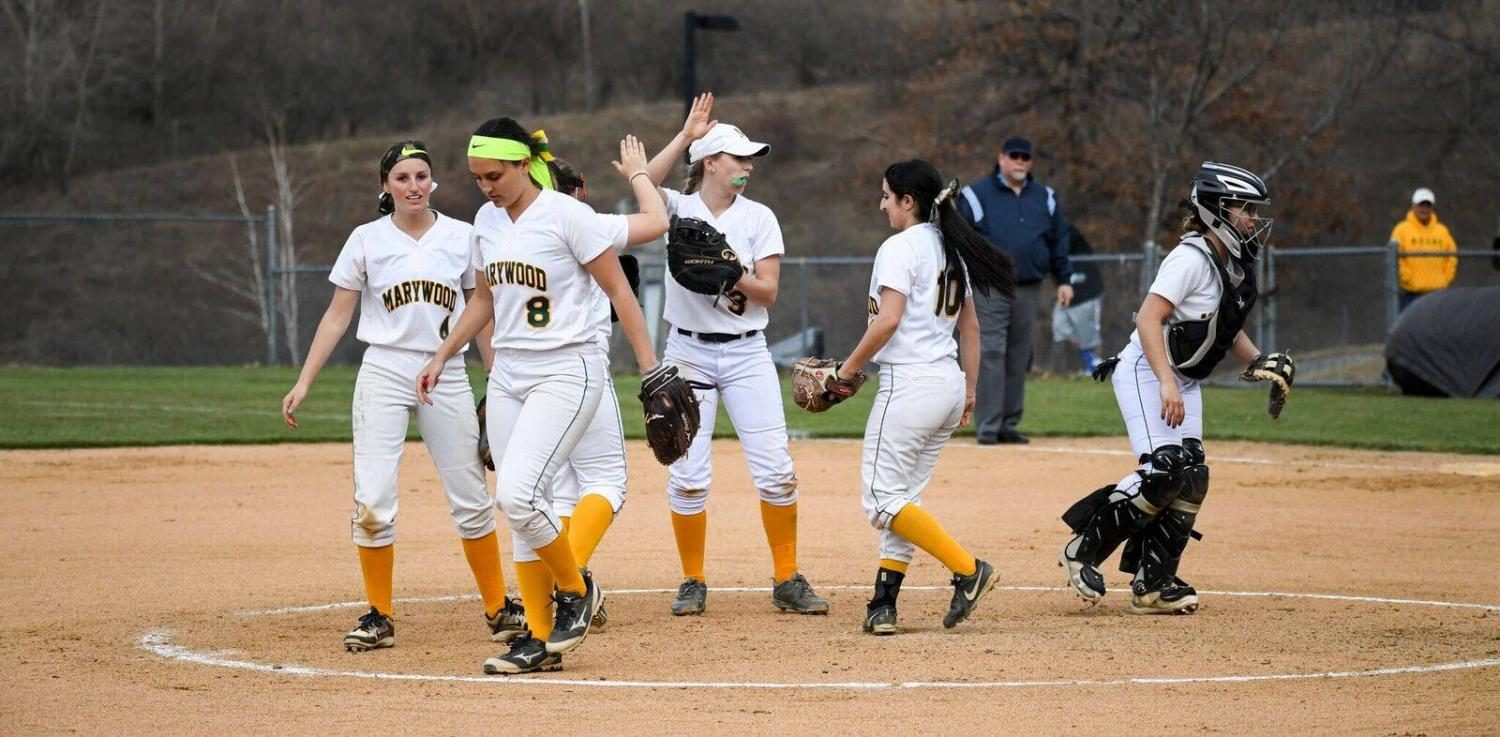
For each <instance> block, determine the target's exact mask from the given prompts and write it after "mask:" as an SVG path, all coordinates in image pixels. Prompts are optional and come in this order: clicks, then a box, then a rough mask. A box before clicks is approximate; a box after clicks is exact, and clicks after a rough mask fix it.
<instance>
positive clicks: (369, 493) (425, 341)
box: [281, 141, 521, 652]
mask: <svg viewBox="0 0 1500 737" xmlns="http://www.w3.org/2000/svg"><path fill="white" fill-rule="evenodd" d="M426 149H427V147H426V146H424V145H423V144H422V142H421V141H403V142H401V143H398V144H396V145H394V146H392V147H390V149H389V150H387V151H386V152H385V155H384V156H382V157H381V159H380V181H381V187H382V192H381V195H380V214H381V217H380V218H379V219H378V220H375V221H372V222H369V223H366V224H364V225H361V226H359V227H358V228H355V230H354V232H353V233H351V234H350V235H349V240H348V242H346V243H345V244H344V248H343V250H341V251H340V252H339V257H338V260H337V261H336V262H334V265H333V272H332V273H331V274H329V276H328V280H329V281H331V282H333V285H334V294H333V299H332V301H330V303H329V305H328V310H327V311H326V312H324V313H323V319H322V321H321V322H319V323H318V331H317V333H316V335H314V337H313V341H312V347H311V348H309V349H308V351H307V360H306V361H305V362H304V363H303V365H302V373H301V376H299V377H298V379H297V384H296V386H294V387H292V390H291V391H290V392H288V393H287V395H286V397H285V398H284V399H282V402H281V407H282V414H283V416H284V417H285V421H286V424H287V426H288V427H291V428H294V429H295V428H296V427H297V418H296V412H297V408H298V407H299V406H301V404H302V402H303V400H304V399H306V398H307V393H308V391H309V390H310V389H311V388H312V384H313V381H314V380H315V379H316V378H317V376H318V372H319V371H320V370H321V369H322V368H323V364H324V363H325V362H327V360H328V357H329V355H330V354H332V353H333V349H334V347H335V346H336V345H338V341H339V338H340V337H342V336H343V334H344V331H345V330H347V329H348V328H349V319H350V318H351V317H352V316H353V314H354V310H355V308H356V306H358V309H359V339H360V341H362V342H364V343H367V344H369V348H367V349H366V350H365V354H364V358H363V359H362V360H361V362H360V367H359V376H358V378H356V379H355V382H354V406H353V416H354V422H353V430H354V518H353V524H352V528H353V536H354V544H355V545H356V546H358V548H359V564H360V570H361V572H362V574H363V577H364V584H365V594H366V597H367V599H368V601H369V605H370V611H369V612H368V613H367V614H365V615H364V616H363V617H361V618H360V620H359V625H358V626H356V627H355V628H354V630H353V631H351V632H349V634H348V635H346V636H345V637H344V647H345V649H347V650H349V651H351V652H362V651H366V650H373V649H376V648H383V647H391V646H393V645H395V643H396V627H395V623H394V622H393V621H392V617H394V616H395V612H394V611H393V610H392V599H391V597H392V593H391V587H392V577H393V570H394V567H395V541H396V480H397V475H396V474H397V470H398V469H399V466H400V463H401V454H402V451H403V450H404V449H405V447H406V429H407V425H408V423H409V422H410V418H411V415H412V414H415V415H416V418H417V426H418V427H419V428H421V431H422V440H423V442H424V443H426V445H427V450H428V452H429V453H430V454H431V455H432V460H433V463H435V464H436V465H437V468H438V476H439V477H440V478H441V479H442V482H443V491H444V492H445V493H446V494H447V496H448V505H449V508H450V510H451V512H452V515H453V522H454V524H455V525H456V526H457V527H458V534H459V536H460V537H461V538H462V539H463V548H464V557H466V558H467V559H468V561H469V567H470V568H471V569H473V571H474V579H475V580H476V581H477V582H478V583H479V591H480V594H481V595H482V597H483V599H484V608H485V617H486V619H487V620H488V621H489V626H490V636H491V638H492V639H494V640H496V641H506V640H509V639H511V638H512V637H514V635H515V632H516V631H518V630H519V629H520V626H521V607H520V605H519V604H517V603H515V602H512V601H511V600H510V599H509V598H507V597H506V596H505V578H504V575H503V573H502V569H501V566H500V546H499V542H498V540H497V539H496V537H495V510H494V506H493V505H492V504H491V503H490V496H489V493H488V492H487V491H486V490H485V483H484V468H483V467H481V466H480V463H479V457H478V456H477V455H476V454H475V452H474V449H475V446H476V445H477V443H478V439H479V424H478V423H477V422H476V421H475V418H474V395H473V392H472V391H471V390H470V389H469V383H468V381H466V380H465V379H464V359H463V354H462V352H460V351H458V350H457V349H456V348H455V350H454V351H453V352H452V353H450V354H449V355H450V356H451V358H449V359H448V360H445V361H443V362H440V363H439V370H441V372H442V375H443V377H444V379H445V381H444V382H443V387H442V389H441V390H438V391H435V392H433V393H432V395H431V396H430V397H429V398H428V401H427V402H425V403H423V402H418V401H417V395H416V392H414V391H412V381H413V379H414V378H415V377H416V376H417V374H418V373H419V372H420V371H421V370H422V368H423V366H424V365H426V364H427V361H428V359H429V358H431V357H432V355H433V352H434V351H436V350H437V348H438V346H439V344H441V343H442V341H443V338H445V337H447V335H448V332H449V328H450V327H451V325H452V323H453V322H454V321H455V319H456V318H455V316H458V315H462V314H464V308H465V300H466V299H467V298H468V297H469V295H471V294H472V293H473V290H474V270H473V269H472V268H470V266H469V261H470V255H469V249H470V245H469V240H470V234H471V232H472V229H471V228H470V227H469V224H468V223H465V222H463V221H460V220H454V219H453V218H450V217H447V216H446V215H443V214H441V213H439V212H437V211H435V210H432V209H431V208H430V207H429V206H428V204H429V202H428V201H429V197H430V196H431V194H432V189H433V188H434V187H436V186H437V185H436V184H435V183H434V182H433V179H432V160H431V158H430V157H429V156H428V153H427V150H426Z"/></svg>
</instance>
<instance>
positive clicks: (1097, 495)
mask: <svg viewBox="0 0 1500 737" xmlns="http://www.w3.org/2000/svg"><path fill="white" fill-rule="evenodd" d="M1270 203H1271V197H1270V193H1269V192H1268V191H1267V190H1266V184H1265V182H1264V181H1262V180H1261V178H1260V177H1258V176H1256V175H1255V174H1254V173H1252V172H1250V171H1248V170H1246V169H1242V168H1240V167H1238V166H1230V165H1228V164H1219V163H1214V162H1212V161H1205V162H1203V164H1202V166H1200V167H1199V169H1198V172H1197V174H1196V175H1194V177H1193V181H1192V184H1191V187H1190V189H1189V193H1188V200H1187V203H1186V204H1187V208H1188V213H1187V217H1186V218H1185V220H1184V222H1183V225H1182V238H1181V239H1180V240H1179V241H1178V243H1177V245H1176V247H1174V248H1173V249H1172V250H1171V251H1170V252H1169V253H1168V254H1167V257H1166V258H1165V259H1163V260H1162V264H1161V268H1160V269H1159V270H1158V271H1157V273H1156V278H1155V280H1153V281H1152V282H1151V290H1150V293H1149V294H1147V295H1146V299H1145V301H1144V302H1142V303H1141V306H1140V310H1139V312H1137V313H1136V318H1135V328H1136V329H1135V332H1134V333H1131V335H1130V343H1129V344H1128V345H1126V346H1125V350H1123V351H1121V352H1120V355H1119V356H1117V357H1115V358H1112V359H1109V360H1107V361H1104V362H1102V363H1101V364H1100V365H1099V367H1098V368H1097V369H1095V371H1094V378H1096V379H1098V380H1100V381H1105V380H1107V379H1109V378H1110V376H1111V375H1113V381H1114V390H1115V401H1116V402H1117V403H1118V404H1119V407H1120V415H1121V416H1122V417H1123V419H1124V420H1125V429H1126V431H1127V432H1128V433H1129V434H1130V450H1131V452H1132V453H1133V454H1134V455H1135V456H1136V457H1137V462H1138V464H1139V465H1138V467H1137V468H1136V469H1135V470H1134V471H1132V472H1131V473H1130V474H1128V475H1126V476H1125V478H1124V479H1122V480H1121V481H1120V482H1118V483H1113V484H1109V485H1107V486H1104V487H1102V488H1099V489H1096V490H1095V491H1094V492H1093V493H1091V494H1089V495H1088V496H1086V497H1084V498H1083V499H1081V500H1079V501H1078V502H1077V503H1075V504H1074V505H1073V506H1072V507H1071V508H1069V509H1068V510H1067V512H1065V513H1064V514H1063V521H1064V522H1065V523H1067V525H1068V527H1070V528H1071V529H1072V530H1073V537H1072V538H1071V539H1070V540H1068V542H1067V543H1066V544H1064V545H1063V548H1062V551H1061V552H1060V553H1059V555H1058V563H1059V565H1061V566H1063V567H1064V568H1065V569H1066V570H1067V573H1068V583H1069V584H1071V585H1072V587H1073V589H1074V590H1075V591H1077V592H1078V595H1079V596H1081V597H1083V599H1084V601H1086V602H1088V603H1089V604H1094V603H1097V602H1098V601H1099V599H1100V598H1101V597H1103V596H1104V593H1105V586H1104V576H1103V575H1102V574H1100V572H1099V566H1100V565H1102V564H1103V563H1104V561H1105V559H1107V558H1109V556H1110V554H1111V553H1113V552H1114V550H1115V548H1116V547H1118V546H1119V545H1120V544H1121V543H1124V544H1125V549H1124V552H1123V553H1121V555H1120V570H1122V571H1124V572H1126V573H1130V574H1133V575H1134V578H1133V580H1132V581H1131V598H1130V611H1131V612H1132V613H1135V614H1191V613H1192V612H1193V611H1195V610H1196V609H1197V608H1198V592H1197V591H1196V590H1195V589H1194V588H1193V587H1192V586H1190V585H1188V584H1187V583H1186V582H1184V581H1183V580H1182V579H1181V578H1178V576H1177V568H1178V564H1179V563H1180V561H1181V559H1182V553H1183V550H1184V549H1185V548H1186V546H1187V543H1188V538H1189V537H1191V536H1192V535H1193V525H1194V524H1195V522H1196V520H1197V518H1198V511H1199V509H1200V507H1201V506H1202V504H1203V500H1204V498H1205V497H1206V496H1207V494H1208V457H1207V455H1206V454H1205V452H1204V449H1203V389H1202V384H1201V382H1202V381H1203V380H1204V379H1206V378H1208V376H1209V374H1210V373H1211V372H1212V371H1213V370H1214V367H1215V366H1217V365H1218V364H1219V362H1220V361H1222V360H1223V359H1224V357H1225V356H1226V355H1227V356H1233V357H1234V358H1235V359H1237V360H1239V361H1243V362H1245V363H1248V364H1249V367H1248V368H1246V369H1245V371H1244V373H1243V374H1241V378H1242V379H1244V380H1245V381H1268V382H1270V383H1271V404H1270V414H1271V417H1272V418H1273V419H1274V418H1276V417H1277V416H1278V415H1280V413H1281V408H1282V405H1283V403H1284V402H1285V401H1286V397H1287V392H1289V391H1290V388H1291V383H1292V378H1293V372H1294V368H1293V366H1292V360H1291V358H1290V357H1288V356H1287V355H1286V354H1284V353H1273V354H1271V355H1269V356H1266V355H1262V354H1261V353H1260V352H1259V350H1258V349H1256V347H1255V344H1254V343H1253V342H1251V340H1250V338H1249V336H1247V335H1246V334H1245V331H1244V330H1243V329H1242V328H1243V327H1244V324H1245V320H1246V318H1247V317H1248V316H1249V315H1250V310H1251V309H1252V308H1253V307H1254V306H1255V300H1256V297H1257V296H1258V294H1259V292H1258V289H1257V287H1256V283H1255V260H1256V259H1257V258H1259V255H1260V251H1261V249H1262V248H1264V247H1265V245H1266V240H1267V238H1269V236H1270V232H1271V220H1270V218H1267V217H1266V213H1265V210H1266V208H1267V207H1268V206H1269V205H1270ZM1117 366H1118V368H1116V367H1117Z"/></svg>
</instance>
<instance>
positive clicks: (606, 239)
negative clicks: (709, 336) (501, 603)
mask: <svg viewBox="0 0 1500 737" xmlns="http://www.w3.org/2000/svg"><path fill="white" fill-rule="evenodd" d="M468 155H469V171H470V173H472V174H473V176H474V180H475V182H476V183H477V184H478V186H479V189H480V191H482V192H483V193H484V195H485V197H487V198H488V199H489V200H490V201H489V203H487V204H485V205H483V206H481V207H480V208H479V211H478V212H477V213H475V216H474V240H473V248H472V261H471V264H472V267H473V268H474V269H475V270H476V271H477V272H478V273H477V276H478V280H477V283H476V288H475V290H474V299H473V306H472V307H471V309H469V310H468V311H466V312H465V313H464V316H463V318H462V319H460V320H459V321H458V324H457V325H455V326H454V327H453V329H452V331H451V332H450V333H449V335H448V339H447V340H445V341H444V342H443V344H442V345H441V346H439V347H438V349H437V352H436V355H435V356H433V359H432V361H431V362H429V363H428V364H427V366H426V368H424V369H423V370H422V372H421V374H420V375H419V376H418V377H417V395H418V397H419V398H420V399H422V400H423V401H430V400H429V399H428V398H429V396H430V395H431V394H433V393H434V392H436V391H441V389H442V386H443V383H444V382H446V381H449V380H450V379H448V378H447V377H445V376H444V374H443V364H444V362H445V361H446V360H447V359H448V357H449V356H452V355H454V354H455V353H457V352H458V351H459V349H460V347H461V346H462V345H463V344H464V343H465V342H467V341H468V340H469V339H471V338H472V337H474V336H475V335H476V334H478V332H479V330H480V329H481V328H482V327H484V325H485V323H487V322H489V321H491V320H493V322H494V334H493V339H492V343H493V345H494V348H495V358H494V364H493V367H492V368H491V370H490V374H489V381H488V387H487V390H486V395H485V396H486V401H487V403H488V411H487V418H486V420H487V422H486V425H487V428H488V433H489V440H490V447H491V450H492V452H493V454H494V458H495V467H496V469H498V473H497V474H496V476H497V481H496V488H495V504H496V506H497V507H498V508H499V509H500V510H501V511H502V512H503V513H504V515H505V518H506V520H507V521H508V522H509V523H510V528H511V531H512V532H513V533H514V534H513V539H514V545H515V548H516V549H515V556H516V558H517V559H523V558H531V557H533V556H534V557H535V558H536V559H539V560H541V561H542V563H543V564H544V565H545V567H546V570H547V572H548V573H550V574H551V577H552V579H553V580H554V581H555V582H556V593H555V594H554V595H553V612H552V617H551V619H550V622H547V624H550V630H551V631H550V632H548V633H547V634H546V635H545V636H543V637H533V636H530V635H523V636H522V637H521V638H519V641H520V642H521V643H522V644H526V645H528V646H529V647H526V648H517V647H512V649H511V650H510V652H508V653H506V654H505V655H503V656H500V657H495V658H490V659H488V660H486V661H485V663H484V671H485V672H486V673H491V674H494V673H521V672H533V671H538V670H555V669H557V668H560V667H561V659H562V654H563V653H565V652H568V651H570V650H572V649H573V648H575V647H577V646H578V645H579V644H580V643H581V642H583V640H584V638H585V637H586V636H587V635H588V632H589V628H590V626H591V622H592V620H593V617H594V614H595V613H596V612H597V611H598V608H599V605H600V604H601V603H603V600H604V595H603V592H602V591H601V590H600V588H599V586H598V585H597V584H595V583H594V581H593V579H592V577H591V576H589V575H587V574H586V573H584V572H583V571H582V570H581V567H580V566H579V565H578V562H577V559H576V558H575V556H574V553H573V549H572V547H571V545H570V543H569V539H568V534H567V531H566V530H565V529H564V528H563V526H562V522H561V520H560V519H559V518H558V515H557V512H556V510H555V509H554V507H553V504H552V498H551V497H552V480H553V476H554V475H555V474H556V473H557V470H558V468H559V467H560V466H561V465H562V463H563V462H564V461H566V460H567V459H568V458H569V457H570V456H572V454H573V450H574V448H575V447H577V445H578V442H579V438H581V437H582V436H583V434H584V431H585V429H586V428H587V427H588V426H589V423H590V421H591V420H592V419H593V416H594V412H595V411H596V410H597V409H598V407H599V403H600V399H601V396H602V395H603V393H604V389H605V387H606V386H607V383H606V382H605V380H604V379H605V376H604V374H605V371H606V370H607V367H606V364H605V360H604V357H603V352H602V351H600V350H599V349H598V348H597V347H596V343H597V341H598V340H599V327H598V325H597V324H596V321H595V319H594V311H593V309H592V306H593V289H594V284H595V283H597V284H598V286H599V288H600V289H602V290H603V291H604V293H605V294H606V295H607V296H608V297H609V301H610V304H612V305H613V306H614V309H615V311H616V312H617V313H618V314H619V316H620V326H621V328H622V329H623V330H624V332H625V335H626V337H627V338H628V339H629V341H630V346H631V348H632V349H633V351H634V352H635V357H636V362H637V364H638V365H639V366H640V369H641V371H642V372H644V374H645V376H644V378H643V382H645V383H651V382H652V381H653V380H654V379H655V378H657V376H658V375H659V374H661V373H662V372H670V371H673V369H672V367H671V366H669V365H667V364H660V365H658V363H657V361H656V355H655V351H654V350H653V349H652V346H651V339H650V337H649V335H648V334H647V332H646V321H645V317H644V316H643V315H642V313H641V308H640V305H639V304H637V303H636V301H635V296H634V295H633V294H632V293H631V291H630V284H629V283H628V282H627V280H626V278H625V274H624V272H623V271H622V270H621V268H620V260H619V258H618V257H617V256H616V255H615V251H614V249H613V248H611V239H610V236H609V234H608V233H607V232H605V230H604V228H603V227H601V225H600V222H599V218H598V217H597V216H596V215H595V213H594V211H593V210H592V209H590V208H589V206H588V205H585V204H584V203H582V202H579V201H578V200H576V199H573V198H572V197H568V196H567V195H564V194H560V193H558V192H557V191H555V190H554V189H553V188H552V186H553V184H552V177H551V174H550V172H549V170H548V168H547V165H546V163H545V162H544V161H543V159H542V156H541V144H540V143H539V142H538V141H536V140H535V139H533V138H532V136H531V134H530V133H528V132H527V130H526V129H525V128H523V127H521V125H520V124H519V123H517V122H516V121H515V120H512V119H510V118H496V119H492V120H489V121H486V122H485V123H484V124H483V125H480V126H479V128H478V129H477V130H476V131H475V132H474V135H473V136H472V137H471V138H470V139H469V146H468ZM632 176H637V177H646V176H647V174H645V173H644V172H640V173H637V174H634V175H632ZM678 381H680V379H679V380H678ZM684 390H685V387H684ZM527 604H528V607H527V608H528V611H527V622H528V624H529V625H530V626H531V627H532V629H533V630H534V631H535V630H536V629H537V628H539V627H544V626H546V625H544V624H543V622H544V621H546V620H547V619H548V618H547V617H546V616H545V612H537V611H533V610H532V609H531V607H530V606H529V604H530V602H527Z"/></svg>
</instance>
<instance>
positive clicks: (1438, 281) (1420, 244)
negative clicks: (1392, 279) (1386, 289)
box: [1391, 187, 1458, 311]
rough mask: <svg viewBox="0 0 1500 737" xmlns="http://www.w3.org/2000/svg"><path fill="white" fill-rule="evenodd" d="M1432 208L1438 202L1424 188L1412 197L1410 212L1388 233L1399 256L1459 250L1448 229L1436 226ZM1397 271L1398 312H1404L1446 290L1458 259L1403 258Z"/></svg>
mask: <svg viewBox="0 0 1500 737" xmlns="http://www.w3.org/2000/svg"><path fill="white" fill-rule="evenodd" d="M1435 204H1437V198H1436V197H1435V196H1434V195H1433V194H1432V190H1430V189H1428V188H1426V187H1422V188H1421V189H1418V190H1417V191H1415V192H1413V193H1412V195H1411V210H1410V211H1408V212H1407V213H1406V219H1405V220H1402V221H1401V222H1399V223H1396V227H1395V228H1394V229H1392V230H1391V242H1392V243H1395V244H1396V249H1397V250H1399V251H1400V252H1401V253H1402V254H1407V253H1424V252H1432V251H1448V252H1454V251H1457V250H1458V245H1457V244H1455V243H1454V242H1453V235H1452V234H1450V233H1449V232H1448V226H1446V225H1443V224H1442V223H1440V222H1438V217H1437V212H1436V211H1435V210H1434V209H1433V206H1434V205H1435ZM1398 271H1399V273H1400V276H1401V309H1402V311H1405V310H1406V308H1407V307H1408V306H1409V305H1411V303H1412V302H1415V301H1416V299H1417V298H1418V297H1421V296H1422V295H1424V294H1427V293H1429V292H1436V291H1437V290H1439V289H1447V288H1448V285H1449V284H1452V283H1453V276H1454V274H1455V273H1457V271H1458V258H1457V257H1453V256H1405V255H1402V256H1401V258H1400V266H1399V269H1398Z"/></svg>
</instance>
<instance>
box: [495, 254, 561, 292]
mask: <svg viewBox="0 0 1500 737" xmlns="http://www.w3.org/2000/svg"><path fill="white" fill-rule="evenodd" d="M484 280H485V281H486V282H488V283H489V285H490V286H492V287H497V286H500V285H501V284H519V285H521V286H523V287H531V288H532V289H538V290H541V291H543V292H545V291H547V272H546V270H545V269H542V268H541V267H539V266H532V265H531V264H528V263H524V262H521V261H496V262H494V263H491V264H490V265H488V266H486V267H484Z"/></svg>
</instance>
